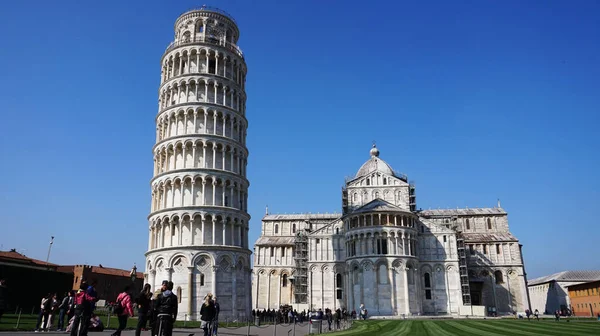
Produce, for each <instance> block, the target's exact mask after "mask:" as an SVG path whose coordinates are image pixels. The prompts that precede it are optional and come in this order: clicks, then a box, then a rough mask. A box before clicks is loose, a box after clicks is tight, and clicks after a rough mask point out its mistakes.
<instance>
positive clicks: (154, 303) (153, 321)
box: [150, 280, 169, 335]
mask: <svg viewBox="0 0 600 336" xmlns="http://www.w3.org/2000/svg"><path fill="white" fill-rule="evenodd" d="M168 286H169V281H167V280H163V282H162V283H161V285H160V288H159V289H157V290H156V291H155V292H154V295H153V296H152V299H151V302H150V326H151V329H152V335H156V334H157V332H158V325H159V321H158V316H157V314H158V299H159V298H160V296H161V295H162V293H163V292H164V291H166V290H167V287H168Z"/></svg>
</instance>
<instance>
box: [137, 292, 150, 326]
mask: <svg viewBox="0 0 600 336" xmlns="http://www.w3.org/2000/svg"><path fill="white" fill-rule="evenodd" d="M151 298H152V291H151V287H150V284H145V285H144V289H142V291H141V292H140V294H138V296H137V298H136V299H135V303H136V304H137V308H138V323H137V327H136V328H135V336H140V334H141V332H142V329H146V322H147V321H148V315H150V302H151V301H150V299H151Z"/></svg>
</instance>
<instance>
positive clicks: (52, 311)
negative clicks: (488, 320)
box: [46, 294, 60, 330]
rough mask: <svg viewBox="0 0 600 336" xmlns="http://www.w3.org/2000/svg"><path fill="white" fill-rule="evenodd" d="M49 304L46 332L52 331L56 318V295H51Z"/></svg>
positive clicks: (58, 304)
mask: <svg viewBox="0 0 600 336" xmlns="http://www.w3.org/2000/svg"><path fill="white" fill-rule="evenodd" d="M51 302H52V303H51V305H52V306H51V308H50V314H49V315H48V325H47V326H46V330H50V329H52V326H53V325H54V318H55V317H56V314H57V313H58V307H59V306H60V303H59V302H58V297H57V295H56V294H52V300H51Z"/></svg>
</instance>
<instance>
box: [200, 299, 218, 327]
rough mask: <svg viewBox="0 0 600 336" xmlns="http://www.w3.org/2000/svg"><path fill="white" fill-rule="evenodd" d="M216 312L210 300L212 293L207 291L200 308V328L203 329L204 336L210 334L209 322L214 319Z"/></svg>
mask: <svg viewBox="0 0 600 336" xmlns="http://www.w3.org/2000/svg"><path fill="white" fill-rule="evenodd" d="M215 314H216V309H215V304H214V302H213V300H212V294H211V293H208V294H207V295H206V297H205V298H204V303H203V304H202V308H200V321H201V324H200V328H202V329H203V330H204V336H211V335H210V331H211V322H212V321H213V320H214V318H215Z"/></svg>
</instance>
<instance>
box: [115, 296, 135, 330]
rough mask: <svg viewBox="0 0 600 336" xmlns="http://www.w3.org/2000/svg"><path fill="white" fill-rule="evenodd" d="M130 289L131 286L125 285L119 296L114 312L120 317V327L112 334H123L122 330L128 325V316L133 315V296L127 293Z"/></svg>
mask: <svg viewBox="0 0 600 336" xmlns="http://www.w3.org/2000/svg"><path fill="white" fill-rule="evenodd" d="M128 291H129V286H125V289H124V290H123V292H122V293H121V294H119V296H117V302H116V306H115V310H114V312H115V314H116V315H117V316H118V318H119V328H118V329H117V331H115V332H114V333H113V334H112V336H121V331H122V330H124V329H125V328H126V327H127V318H128V317H129V316H133V305H132V304H131V297H129V294H128V293H127V292H128Z"/></svg>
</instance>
